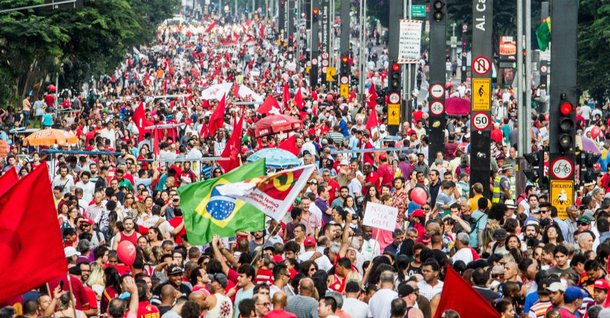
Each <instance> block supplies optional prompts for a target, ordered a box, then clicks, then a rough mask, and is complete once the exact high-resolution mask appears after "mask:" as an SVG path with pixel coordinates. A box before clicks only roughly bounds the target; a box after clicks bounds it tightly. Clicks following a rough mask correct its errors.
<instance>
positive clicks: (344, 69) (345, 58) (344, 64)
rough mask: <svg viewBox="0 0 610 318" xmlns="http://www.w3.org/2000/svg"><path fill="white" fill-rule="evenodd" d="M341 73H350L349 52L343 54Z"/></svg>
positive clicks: (345, 74)
mask: <svg viewBox="0 0 610 318" xmlns="http://www.w3.org/2000/svg"><path fill="white" fill-rule="evenodd" d="M341 75H344V76H347V75H349V57H348V56H347V54H344V55H341Z"/></svg>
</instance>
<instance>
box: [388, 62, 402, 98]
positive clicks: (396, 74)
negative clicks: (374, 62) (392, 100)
mask: <svg viewBox="0 0 610 318" xmlns="http://www.w3.org/2000/svg"><path fill="white" fill-rule="evenodd" d="M388 86H389V88H390V91H391V92H400V89H401V88H402V84H401V76H400V64H398V63H396V62H394V63H392V64H391V66H390V83H389V85H388Z"/></svg>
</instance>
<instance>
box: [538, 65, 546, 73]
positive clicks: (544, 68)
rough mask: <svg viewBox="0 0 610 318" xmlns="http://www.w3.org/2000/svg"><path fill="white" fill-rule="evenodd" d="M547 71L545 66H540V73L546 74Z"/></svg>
mask: <svg viewBox="0 0 610 318" xmlns="http://www.w3.org/2000/svg"><path fill="white" fill-rule="evenodd" d="M547 71H548V69H547V66H546V65H542V66H540V72H542V73H546V72H547Z"/></svg>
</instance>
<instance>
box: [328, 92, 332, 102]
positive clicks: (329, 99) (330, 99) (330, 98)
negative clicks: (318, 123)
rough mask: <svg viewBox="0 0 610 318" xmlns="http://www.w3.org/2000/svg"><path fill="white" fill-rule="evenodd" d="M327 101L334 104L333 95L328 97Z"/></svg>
mask: <svg viewBox="0 0 610 318" xmlns="http://www.w3.org/2000/svg"><path fill="white" fill-rule="evenodd" d="M326 100H327V101H329V102H332V101H333V95H332V94H328V95H326Z"/></svg>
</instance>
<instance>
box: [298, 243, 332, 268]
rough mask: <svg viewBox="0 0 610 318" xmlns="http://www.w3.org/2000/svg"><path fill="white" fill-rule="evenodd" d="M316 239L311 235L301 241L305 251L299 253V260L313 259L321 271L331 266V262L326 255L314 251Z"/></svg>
mask: <svg viewBox="0 0 610 318" xmlns="http://www.w3.org/2000/svg"><path fill="white" fill-rule="evenodd" d="M316 245H317V242H316V239H315V238H314V237H312V236H307V237H305V240H304V241H303V247H305V251H304V252H301V253H299V261H301V262H305V261H315V262H316V264H318V268H319V269H321V270H323V271H328V270H330V269H331V268H332V267H333V264H332V263H331V262H330V260H329V259H328V256H326V255H324V254H320V253H319V252H317V251H316Z"/></svg>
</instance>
